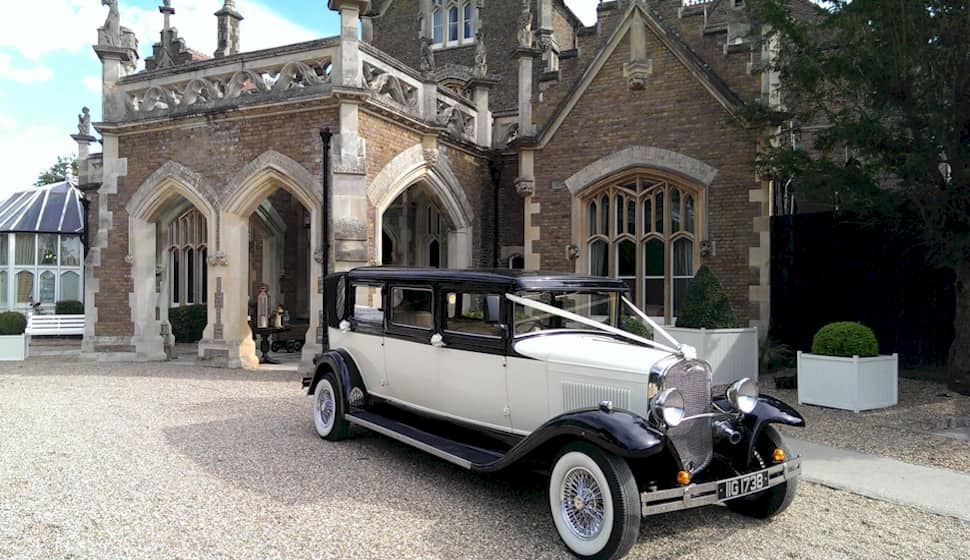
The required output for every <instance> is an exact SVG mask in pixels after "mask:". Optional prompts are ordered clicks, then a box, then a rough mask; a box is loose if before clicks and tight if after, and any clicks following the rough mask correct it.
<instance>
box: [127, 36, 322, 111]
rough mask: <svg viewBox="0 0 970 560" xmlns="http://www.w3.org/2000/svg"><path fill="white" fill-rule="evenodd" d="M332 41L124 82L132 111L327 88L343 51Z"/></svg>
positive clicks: (212, 105)
mask: <svg viewBox="0 0 970 560" xmlns="http://www.w3.org/2000/svg"><path fill="white" fill-rule="evenodd" d="M328 43H333V42H332V41H327V40H323V41H315V42H313V43H310V44H303V45H294V46H291V47H289V48H285V49H268V50H265V51H258V52H254V53H244V54H241V55H236V56H233V57H227V58H225V59H213V60H206V61H202V62H196V63H192V64H187V65H185V66H178V67H174V68H172V69H165V70H162V71H159V72H146V73H142V74H136V75H134V76H131V77H128V78H126V79H125V80H123V81H122V82H121V84H120V87H121V90H122V92H123V93H124V95H125V100H126V105H127V110H128V114H129V115H130V116H140V115H146V116H147V115H151V114H157V113H169V112H173V111H178V110H189V108H190V107H193V106H199V107H198V108H200V109H201V108H218V107H220V106H224V105H227V104H232V103H239V102H243V101H248V100H249V99H253V100H256V98H259V97H263V96H270V95H272V96H274V97H286V96H290V95H300V94H303V93H306V92H307V90H316V91H325V90H326V88H328V87H329V86H330V84H331V70H332V67H333V61H334V60H335V58H336V57H337V56H338V55H339V46H338V45H337V44H336V43H334V44H328ZM301 47H303V48H301Z"/></svg>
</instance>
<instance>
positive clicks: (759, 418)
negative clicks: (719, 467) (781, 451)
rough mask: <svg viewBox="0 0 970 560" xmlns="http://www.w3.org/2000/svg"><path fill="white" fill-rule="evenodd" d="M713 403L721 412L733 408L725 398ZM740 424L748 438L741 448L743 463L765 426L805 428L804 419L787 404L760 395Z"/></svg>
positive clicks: (747, 458)
mask: <svg viewBox="0 0 970 560" xmlns="http://www.w3.org/2000/svg"><path fill="white" fill-rule="evenodd" d="M715 403H716V404H717V406H719V407H720V408H721V409H723V410H731V408H733V407H732V406H731V403H730V402H728V400H727V399H725V398H720V399H717V400H716V401H715ZM741 423H742V424H743V425H744V427H745V431H746V433H747V436H748V437H747V439H746V441H745V442H744V447H743V449H744V461H745V463H749V462H750V461H751V457H752V451H754V444H755V442H757V441H758V436H760V435H761V431H762V430H763V429H764V427H765V426H767V425H768V424H785V425H787V426H795V427H799V428H803V427H805V418H803V417H802V415H801V414H799V413H798V411H797V410H795V409H794V408H792V407H791V406H789V405H788V404H787V403H785V402H783V401H781V400H779V399H776V398H775V397H771V396H768V395H761V396H759V397H758V404H756V405H755V407H754V410H752V411H751V412H750V413H748V414H745V415H744V418H743V419H742V420H741ZM739 447H740V445H739Z"/></svg>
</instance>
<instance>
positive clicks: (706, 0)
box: [681, 0, 714, 8]
mask: <svg viewBox="0 0 970 560" xmlns="http://www.w3.org/2000/svg"><path fill="white" fill-rule="evenodd" d="M712 2H714V0H682V2H681V6H683V7H685V8H692V7H694V6H702V5H704V4H710V3H712Z"/></svg>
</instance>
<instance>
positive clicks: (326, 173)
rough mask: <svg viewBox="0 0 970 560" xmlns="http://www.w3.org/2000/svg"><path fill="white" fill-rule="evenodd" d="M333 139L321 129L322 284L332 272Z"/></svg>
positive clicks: (325, 339) (323, 338)
mask: <svg viewBox="0 0 970 560" xmlns="http://www.w3.org/2000/svg"><path fill="white" fill-rule="evenodd" d="M332 139H333V133H332V132H330V128H329V127H322V128H320V140H322V141H323V179H322V183H323V185H322V186H323V193H322V195H323V208H322V212H321V215H320V230H321V232H322V235H323V239H322V243H321V245H320V250H321V252H322V253H323V257H322V259H321V261H322V263H321V264H322V265H323V275H322V276H321V282H323V281H324V280H325V279H326V277H327V274H329V272H330V141H331V140H332ZM320 291H321V297H322V298H323V301H322V302H321V305H320V310H321V311H320V314H321V317H320V319H321V321H320V323H321V324H320V328H321V329H322V331H321V335H320V343H321V344H322V346H323V350H324V351H327V350H329V349H330V336H329V333H328V330H329V329H328V324H327V296H326V294H324V293H322V292H323V291H324V290H322V289H321V290H320Z"/></svg>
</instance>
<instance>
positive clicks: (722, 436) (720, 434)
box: [713, 420, 741, 445]
mask: <svg viewBox="0 0 970 560" xmlns="http://www.w3.org/2000/svg"><path fill="white" fill-rule="evenodd" d="M713 428H714V440H715V441H724V440H727V441H728V443H730V444H731V445H737V444H739V443H741V432H739V431H737V430H735V429H734V428H733V427H732V426H731V424H730V423H729V422H728V421H727V420H716V421H715V422H714V426H713Z"/></svg>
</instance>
